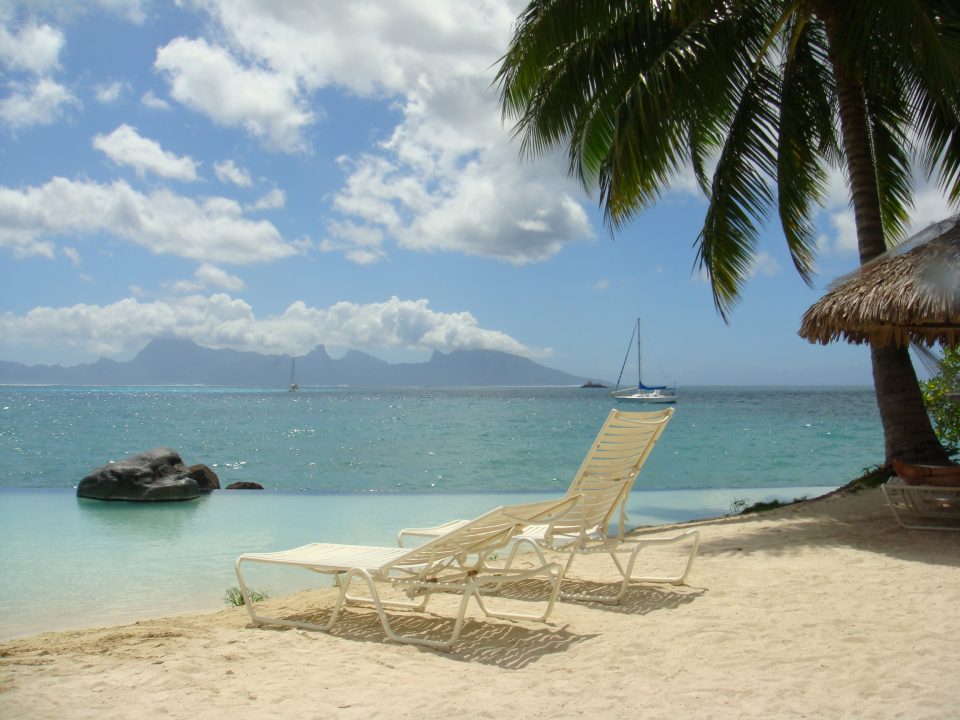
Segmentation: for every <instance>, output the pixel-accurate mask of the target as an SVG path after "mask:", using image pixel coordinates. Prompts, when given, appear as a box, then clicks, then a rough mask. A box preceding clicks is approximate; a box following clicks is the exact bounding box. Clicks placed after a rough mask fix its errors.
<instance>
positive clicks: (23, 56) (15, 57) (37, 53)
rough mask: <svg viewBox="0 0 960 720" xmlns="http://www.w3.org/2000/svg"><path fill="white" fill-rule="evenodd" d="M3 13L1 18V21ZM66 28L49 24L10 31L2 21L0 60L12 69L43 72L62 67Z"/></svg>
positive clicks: (35, 24)
mask: <svg viewBox="0 0 960 720" xmlns="http://www.w3.org/2000/svg"><path fill="white" fill-rule="evenodd" d="M2 17H3V16H2V13H0V20H2ZM65 42H66V41H65V40H64V35H63V31H62V30H60V29H58V28H53V27H50V26H49V25H47V24H37V22H36V21H35V20H34V21H33V22H32V23H29V24H25V25H23V26H22V27H21V28H20V29H19V30H18V31H17V32H16V33H11V32H10V31H9V30H8V29H7V28H6V27H4V25H2V24H0V63H2V64H3V65H5V66H6V67H8V68H10V69H11V70H26V71H28V72H32V73H35V74H37V75H42V74H44V73H48V72H50V71H51V70H55V69H57V68H58V67H59V66H60V52H61V51H62V50H63V47H64V44H65Z"/></svg>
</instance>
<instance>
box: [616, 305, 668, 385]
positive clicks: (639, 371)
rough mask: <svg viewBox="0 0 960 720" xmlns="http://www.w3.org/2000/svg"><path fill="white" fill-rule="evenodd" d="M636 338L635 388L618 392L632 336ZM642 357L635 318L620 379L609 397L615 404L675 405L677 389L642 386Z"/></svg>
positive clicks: (631, 343) (638, 330)
mask: <svg viewBox="0 0 960 720" xmlns="http://www.w3.org/2000/svg"><path fill="white" fill-rule="evenodd" d="M634 335H636V336H637V386H636V387H629V388H624V389H623V390H620V389H619V387H620V380H621V378H623V370H624V368H626V367H627V360H628V359H629V357H630V349H631V348H632V347H633V336H634ZM642 357H643V356H642V355H641V354H640V318H637V324H636V325H634V326H633V334H632V335H631V336H630V343H629V345H627V355H626V357H624V358H623V366H622V367H621V368H620V377H619V378H617V388H618V389H615V390H613V391H612V392H611V393H610V395H612V396H613V398H614V400H616V401H617V402H629V403H675V402H676V401H677V389H676V388H675V387H668V386H667V385H644V384H643V362H642V360H641V358H642Z"/></svg>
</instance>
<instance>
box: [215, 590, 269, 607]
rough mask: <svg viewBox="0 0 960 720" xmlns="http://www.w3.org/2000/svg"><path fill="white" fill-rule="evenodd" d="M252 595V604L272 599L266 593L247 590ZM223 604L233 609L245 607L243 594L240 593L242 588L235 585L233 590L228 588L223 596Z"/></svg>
mask: <svg viewBox="0 0 960 720" xmlns="http://www.w3.org/2000/svg"><path fill="white" fill-rule="evenodd" d="M247 592H248V593H250V602H255V603H258V602H262V601H264V600H266V599H267V598H269V597H270V595H269V594H267V593H265V592H260V591H259V590H249V589H248V590H247ZM223 602H225V603H226V604H227V605H232V606H233V607H240V606H241V605H244V604H245V603H244V602H243V593H242V592H240V588H238V587H237V586H236V585H234V586H233V587H232V588H227V592H226V593H224V595H223Z"/></svg>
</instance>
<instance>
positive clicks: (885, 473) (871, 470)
mask: <svg viewBox="0 0 960 720" xmlns="http://www.w3.org/2000/svg"><path fill="white" fill-rule="evenodd" d="M893 476H894V472H893V466H892V465H871V466H870V467H865V468H864V469H863V475H861V476H860V477H858V478H856V479H855V480H851V481H850V482H848V483H847V484H846V485H844V486H843V487H842V488H840V489H841V490H849V491H850V492H860V491H861V490H866V489H867V488H875V487H880V486H881V485H883V484H884V483H885V482H886V481H887V480H889V479H890V478H892V477H893Z"/></svg>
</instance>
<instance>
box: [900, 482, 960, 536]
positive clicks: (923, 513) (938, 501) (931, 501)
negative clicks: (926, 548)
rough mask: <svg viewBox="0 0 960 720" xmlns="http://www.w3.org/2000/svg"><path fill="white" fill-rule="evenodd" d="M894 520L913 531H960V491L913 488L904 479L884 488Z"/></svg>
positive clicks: (934, 486)
mask: <svg viewBox="0 0 960 720" xmlns="http://www.w3.org/2000/svg"><path fill="white" fill-rule="evenodd" d="M882 487H883V494H884V495H885V496H886V498H887V504H888V505H889V506H890V510H891V512H893V517H894V518H896V520H897V522H898V523H900V525H901V526H902V527H905V528H908V529H910V530H960V487H956V486H954V487H945V486H939V485H911V484H910V483H908V482H907V481H906V480H904V479H903V478H901V477H892V478H890V479H889V480H888V481H887V482H886V483H884V484H883V486H882Z"/></svg>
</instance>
